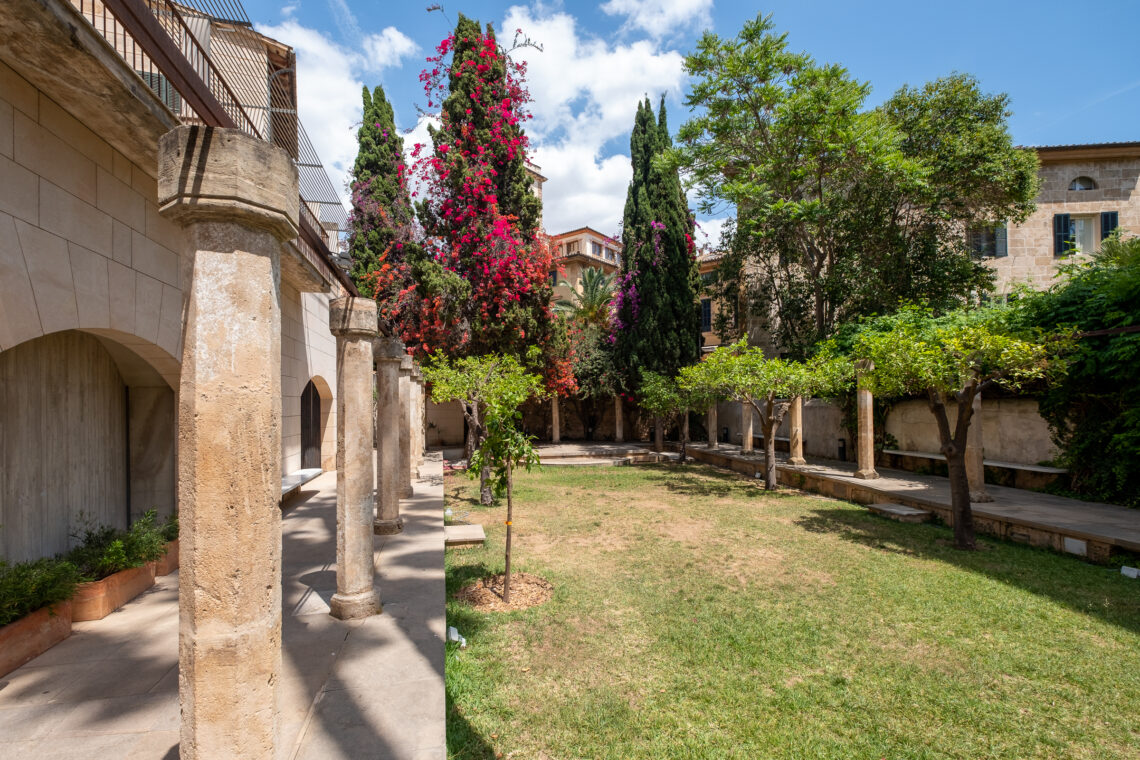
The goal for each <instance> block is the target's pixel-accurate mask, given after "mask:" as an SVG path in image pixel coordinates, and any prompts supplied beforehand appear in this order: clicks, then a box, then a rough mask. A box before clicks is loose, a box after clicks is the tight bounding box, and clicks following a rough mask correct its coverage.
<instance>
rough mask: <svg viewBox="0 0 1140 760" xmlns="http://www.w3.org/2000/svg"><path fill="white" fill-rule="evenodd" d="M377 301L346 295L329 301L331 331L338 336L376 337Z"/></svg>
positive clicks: (360, 338)
mask: <svg viewBox="0 0 1140 760" xmlns="http://www.w3.org/2000/svg"><path fill="white" fill-rule="evenodd" d="M376 330H377V326H376V302H375V301H373V300H372V299H371V298H357V297H354V296H345V297H344V298H334V299H333V300H331V301H329V332H331V333H332V334H333V335H335V336H336V337H338V338H356V339H358V340H362V339H368V338H375V337H376Z"/></svg>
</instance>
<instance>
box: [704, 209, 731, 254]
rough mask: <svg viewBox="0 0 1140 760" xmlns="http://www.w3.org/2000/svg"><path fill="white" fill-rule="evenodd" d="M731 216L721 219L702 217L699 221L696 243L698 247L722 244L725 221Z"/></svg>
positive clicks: (712, 246)
mask: <svg viewBox="0 0 1140 760" xmlns="http://www.w3.org/2000/svg"><path fill="white" fill-rule="evenodd" d="M728 220H729V217H722V218H720V219H702V220H700V221H698V222H697V235H696V243H697V248H705V247H706V246H707V247H709V248H716V247H717V246H719V245H720V233H721V231H722V230H724V225H725V222H727V221H728Z"/></svg>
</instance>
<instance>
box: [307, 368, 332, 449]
mask: <svg viewBox="0 0 1140 760" xmlns="http://www.w3.org/2000/svg"><path fill="white" fill-rule="evenodd" d="M334 399H335V397H334V396H333V392H332V388H331V386H329V384H328V381H326V380H325V379H324V378H323V377H321V376H320V375H314V376H313V377H311V378H310V379H309V381H308V382H307V383H306V384H305V387H304V389H303V390H302V391H301V467H302V468H307V467H320V468H321V469H323V470H333V469H336V430H335V427H336V426H335V425H333V424H330V422H331V420H332V411H333V402H334Z"/></svg>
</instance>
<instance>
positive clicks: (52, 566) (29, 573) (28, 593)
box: [0, 559, 80, 626]
mask: <svg viewBox="0 0 1140 760" xmlns="http://www.w3.org/2000/svg"><path fill="white" fill-rule="evenodd" d="M79 580H80V578H79V569H78V568H76V567H75V565H73V564H72V563H70V562H66V561H62V560H59V559H39V560H36V561H34V562H20V563H17V564H15V565H9V564H8V563H6V562H4V561H2V560H0V626H4V625H7V624H8V623H11V622H13V621H16V620H19V619H20V618H22V617H24V616H25V615H29V614H31V613H33V612H35V611H36V610H38V609H40V608H41V607H46V606H48V605H49V604H55V603H56V602H62V601H64V600H65V599H70V598H71V596H72V595H73V594H74V593H75V587H76V585H78V583H79Z"/></svg>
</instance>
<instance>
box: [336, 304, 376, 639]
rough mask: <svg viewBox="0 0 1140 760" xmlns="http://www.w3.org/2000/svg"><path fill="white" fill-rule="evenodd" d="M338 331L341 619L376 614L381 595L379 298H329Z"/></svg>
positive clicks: (338, 589) (338, 606)
mask: <svg viewBox="0 0 1140 760" xmlns="http://www.w3.org/2000/svg"><path fill="white" fill-rule="evenodd" d="M329 332H331V333H332V334H333V335H335V336H336V593H335V594H333V597H332V599H331V600H329V608H330V611H331V613H332V616H333V617H336V618H340V619H341V620H355V619H357V618H364V617H368V616H369V615H374V614H375V613H376V612H378V611H379V609H380V597H379V596H378V595H377V593H376V588H375V587H374V586H373V585H372V579H373V567H372V515H373V508H374V502H373V497H372V484H373V477H374V474H373V470H372V426H373V424H374V423H373V417H372V341H373V340H375V338H376V302H375V301H372V300H370V299H367V298H352V297H347V298H337V299H335V300H333V301H331V302H330V303H329Z"/></svg>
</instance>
